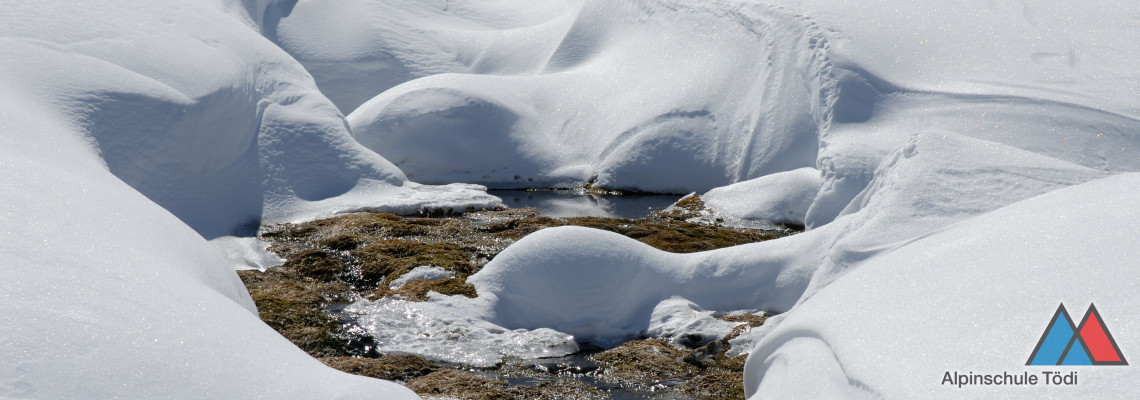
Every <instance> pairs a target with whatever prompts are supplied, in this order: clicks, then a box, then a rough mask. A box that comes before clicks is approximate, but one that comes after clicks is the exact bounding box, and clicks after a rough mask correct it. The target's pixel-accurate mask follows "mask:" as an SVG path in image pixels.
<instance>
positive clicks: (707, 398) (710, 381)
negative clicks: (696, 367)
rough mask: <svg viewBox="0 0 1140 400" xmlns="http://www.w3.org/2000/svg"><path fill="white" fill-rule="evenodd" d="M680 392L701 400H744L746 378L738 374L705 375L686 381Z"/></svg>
mask: <svg viewBox="0 0 1140 400" xmlns="http://www.w3.org/2000/svg"><path fill="white" fill-rule="evenodd" d="M679 391H680V392H681V393H685V394H688V395H690V396H693V397H696V398H698V399H701V400H720V399H725V400H730V399H739V400H743V399H744V378H743V375H741V374H740V373H737V372H718V373H712V374H705V375H701V376H698V377H696V378H693V379H691V380H689V381H686V382H685V383H684V384H682V385H681V387H680V388H679Z"/></svg>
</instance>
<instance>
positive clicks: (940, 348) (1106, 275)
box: [745, 174, 1140, 399]
mask: <svg viewBox="0 0 1140 400" xmlns="http://www.w3.org/2000/svg"><path fill="white" fill-rule="evenodd" d="M1136 193H1140V174H1126V175H1121V176H1116V177H1112V178H1106V179H1102V180H1098V181H1094V182H1090V183H1086V184H1083V185H1080V186H1077V187H1072V188H1068V189H1064V190H1058V191H1055V192H1052V193H1049V194H1046V195H1043V196H1039V197H1035V198H1033V199H1029V200H1026V201H1023V202H1020V203H1017V204H1014V205H1011V206H1009V207H1005V208H1002V209H1000V210H997V211H994V212H991V213H988V214H986V215H983V216H981V217H978V218H974V219H971V220H969V221H966V222H963V223H961V224H957V225H955V226H953V227H952V228H950V229H947V230H945V231H942V232H939V233H937V234H934V235H930V236H927V237H925V238H922V239H920V240H917V241H915V242H914V243H911V244H909V245H907V246H903V247H901V248H899V249H897V250H895V251H893V252H890V253H887V254H884V255H882V256H880V257H876V258H874V259H871V260H869V261H868V262H866V263H864V264H863V265H862V266H860V267H859V268H858V269H856V270H854V271H852V272H851V273H849V274H848V275H847V276H845V277H844V278H843V279H840V280H837V281H835V282H834V283H832V284H831V285H830V286H828V287H827V288H825V289H823V290H821V291H820V292H819V293H818V294H816V295H815V296H813V297H812V298H811V299H808V300H807V301H805V302H803V303H802V304H801V305H800V306H798V307H797V308H796V309H795V310H794V311H793V312H790V313H788V314H787V315H786V317H785V318H783V321H781V323H780V324H779V325H778V326H777V327H776V328H775V329H772V330H770V331H769V332H767V333H766V335H765V336H764V337H763V339H761V341H760V343H759V345H758V346H757V347H756V349H755V350H754V351H753V352H752V354H751V355H750V357H749V361H748V367H747V369H746V370H745V386H746V390H747V392H748V393H750V394H752V393H758V394H757V396H758V397H759V398H788V399H805V398H898V399H904V398H963V397H977V398H1105V399H1107V398H1128V397H1130V396H1131V393H1133V392H1134V391H1135V387H1134V386H1133V385H1134V384H1135V382H1137V375H1138V374H1140V372H1138V371H1137V370H1136V369H1135V368H1133V367H1119V366H1114V367H1025V366H1024V365H1025V363H1026V360H1027V359H1029V357H1030V354H1031V353H1032V351H1033V348H1034V345H1036V344H1037V340H1038V339H1039V338H1040V336H1041V334H1042V332H1044V331H1045V328H1046V326H1047V325H1048V323H1049V318H1050V317H1052V315H1053V312H1054V311H1055V310H1056V308H1057V304H1058V303H1064V305H1065V306H1066V307H1067V308H1068V309H1069V310H1070V311H1069V312H1070V313H1072V314H1074V315H1073V318H1074V319H1075V320H1074V323H1080V319H1079V318H1081V317H1082V316H1083V314H1084V310H1085V309H1086V308H1088V306H1089V304H1091V303H1095V304H1096V306H1097V308H1098V309H1099V312H1100V314H1101V315H1102V316H1103V317H1104V323H1105V325H1106V326H1107V327H1108V329H1109V330H1110V332H1111V333H1112V335H1113V337H1114V338H1115V339H1116V342H1117V344H1118V345H1119V347H1120V349H1121V350H1122V351H1123V352H1124V355H1125V357H1126V358H1129V357H1133V358H1134V357H1135V356H1133V354H1140V353H1137V352H1136V349H1140V335H1137V334H1136V332H1137V330H1140V321H1137V320H1136V318H1135V316H1136V315H1137V314H1138V313H1140V300H1138V299H1137V298H1136V296H1135V295H1134V293H1135V289H1136V288H1135V285H1136V282H1137V280H1138V279H1140V273H1138V272H1137V271H1136V263H1137V259H1138V257H1140V250H1138V249H1137V247H1136V243H1135V241H1136V238H1137V237H1138V236H1140V206H1138V205H1137V202H1136V199H1135V197H1136V196H1135V194H1136ZM1130 360H1131V358H1130ZM1133 362H1134V361H1133ZM1054 370H1056V371H1063V372H1064V373H1065V374H1068V373H1069V372H1070V371H1077V372H1078V374H1079V375H1078V376H1079V380H1078V382H1077V385H1075V386H1061V387H1058V386H1049V385H1046V384H1045V383H1044V382H1039V383H1038V385H1036V386H1021V387H1011V386H1000V385H999V386H985V385H970V386H966V387H964V388H958V387H957V386H954V385H950V384H947V385H943V384H942V379H943V377H944V373H945V372H947V371H950V372H957V373H963V374H965V373H967V372H971V371H972V372H973V373H979V374H995V373H997V374H1000V373H1003V372H1006V371H1009V372H1012V373H1014V374H1018V375H1020V374H1021V373H1022V371H1028V372H1029V373H1030V374H1033V375H1038V376H1040V375H1041V371H1054ZM759 393H762V394H759Z"/></svg>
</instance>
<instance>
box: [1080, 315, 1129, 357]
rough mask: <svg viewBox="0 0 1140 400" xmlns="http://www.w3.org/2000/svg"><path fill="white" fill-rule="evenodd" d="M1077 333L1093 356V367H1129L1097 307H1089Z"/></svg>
mask: <svg viewBox="0 0 1140 400" xmlns="http://www.w3.org/2000/svg"><path fill="white" fill-rule="evenodd" d="M1077 332H1079V333H1080V337H1081V341H1083V342H1085V346H1087V348H1088V352H1089V355H1090V356H1092V357H1091V358H1092V362H1093V365H1128V361H1127V360H1125V359H1124V354H1121V353H1120V347H1118V346H1117V345H1116V340H1115V339H1113V338H1112V333H1110V332H1109V331H1108V327H1106V326H1105V325H1104V319H1103V318H1101V317H1100V312H1098V311H1097V310H1096V306H1095V305H1092V304H1090V305H1089V310H1088V312H1086V313H1085V318H1084V319H1083V320H1081V326H1080V327H1079V328H1077Z"/></svg>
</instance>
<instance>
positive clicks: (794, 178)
mask: <svg viewBox="0 0 1140 400" xmlns="http://www.w3.org/2000/svg"><path fill="white" fill-rule="evenodd" d="M821 184H822V180H821V178H820V174H819V171H818V170H816V169H815V168H800V169H797V170H792V171H787V172H780V173H775V174H771V175H765V176H762V177H759V178H756V179H752V180H747V181H744V182H738V183H734V184H731V185H728V186H722V187H719V188H716V189H713V190H710V191H708V193H705V194H704V195H703V196H701V200H702V201H704V203H705V206H707V207H709V208H710V209H712V210H713V211H714V212H716V213H717V214H720V215H724V216H728V217H731V218H736V219H741V220H747V221H764V222H768V223H771V224H793V225H804V218H805V217H806V215H807V211H808V209H809V208H810V207H811V204H812V201H814V200H815V195H816V194H817V193H819V188H820V185H821Z"/></svg>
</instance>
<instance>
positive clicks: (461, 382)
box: [408, 369, 514, 400]
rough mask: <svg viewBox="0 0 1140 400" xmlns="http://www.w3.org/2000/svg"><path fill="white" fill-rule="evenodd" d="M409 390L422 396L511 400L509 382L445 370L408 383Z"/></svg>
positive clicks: (475, 399)
mask: <svg viewBox="0 0 1140 400" xmlns="http://www.w3.org/2000/svg"><path fill="white" fill-rule="evenodd" d="M408 389H412V391H414V392H416V394H418V395H420V396H433V397H452V398H457V399H470V400H510V399H513V398H514V396H512V395H511V394H510V393H508V392H507V382H506V381H500V380H496V379H487V378H484V377H481V376H478V375H475V374H472V373H470V372H464V371H457V370H453V369H445V370H440V371H437V372H433V373H431V374H428V375H426V376H422V377H419V378H416V379H413V380H412V381H410V382H408Z"/></svg>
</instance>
